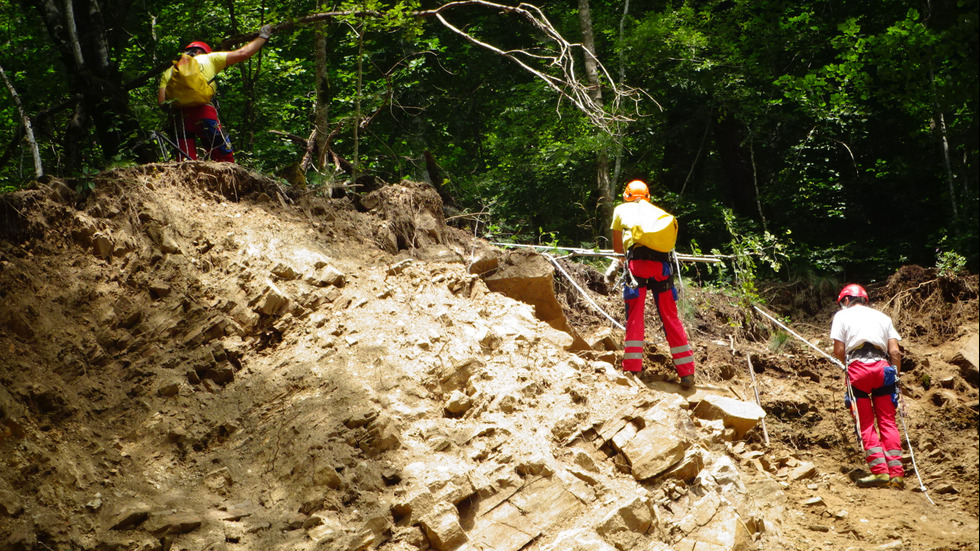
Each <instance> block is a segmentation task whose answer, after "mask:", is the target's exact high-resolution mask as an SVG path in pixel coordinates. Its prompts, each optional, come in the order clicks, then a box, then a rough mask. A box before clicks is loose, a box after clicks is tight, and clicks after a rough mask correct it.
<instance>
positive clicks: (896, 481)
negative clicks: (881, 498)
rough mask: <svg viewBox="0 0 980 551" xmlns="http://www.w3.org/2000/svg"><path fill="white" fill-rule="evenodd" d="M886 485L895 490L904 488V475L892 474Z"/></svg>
mask: <svg viewBox="0 0 980 551" xmlns="http://www.w3.org/2000/svg"><path fill="white" fill-rule="evenodd" d="M888 485H889V486H891V487H892V488H895V489H896V490H904V489H905V477H904V476H893V477H892V479H891V480H889V481H888Z"/></svg>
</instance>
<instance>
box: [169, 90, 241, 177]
mask: <svg viewBox="0 0 980 551" xmlns="http://www.w3.org/2000/svg"><path fill="white" fill-rule="evenodd" d="M173 126H174V133H175V137H176V139H177V147H179V148H180V150H181V151H183V152H184V154H186V155H187V157H188V158H190V159H191V160H196V159H197V143H196V141H195V138H198V139H200V140H201V146H202V147H203V148H204V149H205V150H206V151H207V156H208V158H209V159H211V160H212V161H220V162H228V163H233V162H235V155H234V153H233V152H232V150H231V142H230V141H229V140H228V136H226V135H225V132H224V129H222V128H221V123H220V122H219V121H218V111H217V110H216V109H215V108H214V106H213V105H210V104H208V105H201V106H198V107H185V108H183V109H180V110H179V111H177V115H176V116H175V117H174V122H173Z"/></svg>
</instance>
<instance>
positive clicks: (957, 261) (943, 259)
mask: <svg viewBox="0 0 980 551" xmlns="http://www.w3.org/2000/svg"><path fill="white" fill-rule="evenodd" d="M965 268H966V257H965V256H963V255H961V254H959V253H957V252H955V251H943V252H940V253H939V254H937V255H936V271H938V272H939V276H940V277H946V278H953V277H956V276H958V275H960V274H961V273H962V272H963V270H964V269H965Z"/></svg>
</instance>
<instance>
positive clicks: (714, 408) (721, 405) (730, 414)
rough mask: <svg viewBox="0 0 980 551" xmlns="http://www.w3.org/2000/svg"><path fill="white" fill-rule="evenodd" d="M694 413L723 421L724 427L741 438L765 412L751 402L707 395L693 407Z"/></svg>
mask: <svg viewBox="0 0 980 551" xmlns="http://www.w3.org/2000/svg"><path fill="white" fill-rule="evenodd" d="M694 415H695V416H697V417H699V418H701V419H708V420H721V421H724V423H725V426H726V427H730V428H733V429H735V436H736V437H737V438H742V437H744V436H745V433H747V432H748V431H750V430H752V429H753V428H755V426H756V424H758V423H759V421H761V420H762V419H763V418H764V417H765V416H766V412H765V411H763V410H762V408H760V407H759V406H758V405H756V404H753V403H752V402H744V401H742V400H736V399H734V398H728V397H726V396H710V395H709V396H705V397H704V399H703V400H701V403H700V404H698V406H697V407H696V408H695V409H694Z"/></svg>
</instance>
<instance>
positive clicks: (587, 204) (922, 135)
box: [0, 0, 980, 281]
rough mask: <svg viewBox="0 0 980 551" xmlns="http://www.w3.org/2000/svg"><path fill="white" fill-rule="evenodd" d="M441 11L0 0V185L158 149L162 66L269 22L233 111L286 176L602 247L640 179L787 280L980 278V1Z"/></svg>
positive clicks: (261, 158)
mask: <svg viewBox="0 0 980 551" xmlns="http://www.w3.org/2000/svg"><path fill="white" fill-rule="evenodd" d="M446 4H447V3H446V2H413V1H404V2H397V3H396V2H382V1H378V0H363V1H345V2H327V1H325V0H310V1H308V2H296V1H282V0H224V1H217V2H197V3H192V2H183V1H170V2H163V1H160V0H136V1H133V0H65V1H56V0H19V1H18V0H0V69H2V74H0V76H2V77H3V80H4V86H3V87H0V97H2V98H3V100H2V101H0V190H2V191H12V190H16V189H19V188H22V187H25V186H29V185H31V182H34V181H36V180H37V179H38V178H39V177H41V178H42V179H43V178H44V177H46V176H42V174H46V175H54V176H58V177H64V178H72V179H73V180H72V181H73V183H74V185H76V186H78V187H80V188H84V187H85V186H90V185H92V184H91V182H92V181H93V180H92V179H91V176H92V175H93V174H95V173H97V172H98V171H100V170H102V169H105V168H108V167H112V166H120V165H126V164H132V163H136V162H150V161H154V160H157V159H158V155H159V152H158V151H157V150H156V149H155V147H156V146H155V143H154V142H153V141H152V140H151V139H150V138H149V135H150V134H149V133H150V132H151V131H154V130H163V129H165V126H166V122H165V120H166V119H165V115H164V113H163V112H161V111H160V110H159V109H158V107H157V105H156V88H157V82H158V79H159V72H160V71H161V70H162V68H163V67H166V66H167V63H168V60H170V59H172V58H173V57H174V56H175V54H176V53H178V52H179V51H180V49H181V48H182V47H183V46H184V45H185V44H187V43H188V42H191V41H194V40H203V41H205V42H208V43H209V44H211V45H212V46H214V47H216V48H217V47H223V49H233V48H234V47H237V46H238V45H240V44H241V43H243V42H244V41H245V40H247V39H248V38H249V37H250V36H254V34H252V35H249V34H248V33H254V32H255V31H257V30H258V28H259V27H260V26H261V25H263V24H266V23H271V24H276V25H277V27H278V28H277V33H276V34H275V35H274V36H273V37H272V40H271V41H270V42H269V44H267V45H266V47H265V48H264V49H263V50H262V51H261V52H260V53H259V54H258V55H256V56H255V57H253V58H252V59H250V60H249V61H247V62H245V63H242V64H240V65H237V66H235V67H232V68H230V69H229V70H227V71H225V72H224V73H223V74H222V75H221V76H219V79H218V80H219V83H220V84H219V90H220V92H219V93H220V116H221V119H222V122H223V124H224V125H225V126H226V127H227V128H228V129H229V130H230V133H231V137H232V142H233V144H234V145H235V148H236V158H237V160H238V162H239V163H241V164H243V165H245V166H248V167H250V168H253V169H255V170H258V171H262V172H266V173H270V174H272V173H275V174H280V175H285V176H290V175H291V176H292V177H291V178H288V179H289V180H290V181H291V182H292V183H293V184H294V185H306V186H307V187H308V189H310V190H312V191H325V190H329V189H331V188H332V187H335V186H338V185H342V184H343V183H344V182H345V181H350V180H351V179H356V178H357V176H358V175H361V174H364V175H369V176H371V177H376V178H380V179H381V180H384V181H388V182H392V181H397V180H399V179H402V178H409V179H416V180H423V181H430V182H432V183H434V184H435V185H437V186H438V187H439V188H440V189H441V190H442V192H443V193H444V196H446V197H447V199H449V200H450V202H453V203H455V205H454V206H455V207H456V208H457V209H458V212H459V213H460V214H461V215H462V218H460V219H461V220H463V219H465V220H468V221H469V222H470V223H471V224H475V230H476V231H477V232H478V233H479V234H480V235H481V236H483V237H488V238H490V239H492V240H495V241H502V240H512V241H515V242H524V243H529V242H534V243H540V242H546V243H550V244H561V245H564V246H586V247H594V246H598V247H601V248H608V247H609V246H610V244H609V242H608V234H609V232H608V229H607V228H608V217H609V212H610V208H611V207H612V206H613V205H614V202H615V199H616V196H617V195H618V193H619V192H621V189H622V186H623V184H624V183H625V182H626V181H629V180H631V179H636V178H640V179H644V180H646V181H648V182H650V183H651V184H652V192H653V196H654V201H655V202H656V203H658V204H659V205H661V206H662V207H664V208H665V209H666V210H668V211H670V212H672V213H674V214H675V215H676V216H678V218H679V219H680V220H681V224H682V226H681V227H682V230H681V235H680V240H679V242H678V249H679V250H681V251H683V252H695V253H697V252H709V251H712V250H717V251H719V252H721V253H724V254H733V253H735V254H738V255H741V256H742V257H743V258H749V257H748V256H746V255H748V254H749V253H751V260H747V262H750V263H753V264H758V266H759V267H765V269H769V270H772V269H775V270H779V271H780V272H781V274H780V276H781V277H813V276H821V277H822V276H833V277H835V278H837V279H847V280H861V281H869V280H874V279H876V278H881V277H883V276H885V275H887V274H889V273H891V272H893V271H894V270H895V269H896V268H897V267H899V266H901V265H903V264H908V263H915V264H921V265H924V266H938V267H940V268H943V269H953V270H957V269H963V268H964V267H966V268H967V269H969V270H970V271H973V272H976V271H977V269H978V243H980V223H978V222H980V220H978V217H980V187H978V181H980V178H978V164H980V159H978V148H980V144H978V140H980V129H978V121H977V108H978V103H980V102H978V95H980V93H978V83H980V78H978V71H980V56H978V50H980V48H978V4H977V0H922V1H919V0H876V1H873V2H856V1H853V2H843V1H826V0H825V1H809V0H804V1H799V0H793V1H789V0H691V1H677V2H665V1H660V0H656V1H655V0H618V1H602V0H573V1H568V0H565V1H536V2H534V6H536V7H537V8H540V14H541V16H542V17H543V18H546V19H544V20H545V21H546V22H548V23H550V25H553V27H554V29H555V30H556V31H557V32H558V33H559V34H560V35H561V36H562V37H564V38H565V39H567V40H568V41H569V42H571V43H575V44H576V47H573V48H571V49H570V50H568V51H567V52H565V51H562V50H560V48H559V47H560V45H561V44H560V43H556V42H554V41H553V40H549V38H548V35H547V34H546V33H544V32H542V29H541V27H536V26H534V25H532V24H529V20H528V19H526V18H523V17H521V16H520V13H518V12H515V11H509V10H502V9H499V7H498V8H494V7H493V6H491V5H488V4H489V3H487V2H480V1H477V0H473V1H463V2H455V3H448V4H450V5H449V6H448V7H446V8H443V9H442V10H441V11H440V12H439V13H440V16H439V17H437V16H434V15H432V14H431V12H430V14H429V15H426V16H420V15H419V14H418V12H419V11H420V10H434V9H437V8H439V7H440V6H444V5H446ZM513 6H517V5H516V4H513ZM526 10H527V11H530V12H532V13H537V11H536V10H535V9H531V8H530V7H527V8H526ZM323 12H341V13H340V14H338V15H335V16H331V17H325V18H322V19H320V20H319V21H318V22H317V23H315V24H312V23H311V24H288V22H290V21H293V20H295V18H300V17H303V16H308V15H310V14H313V13H323ZM440 17H441V18H442V19H440ZM450 25H452V26H454V27H455V29H454V28H453V27H451V26H450ZM463 34H465V35H467V36H468V37H469V38H470V39H467V36H463ZM477 39H478V40H479V41H482V43H483V45H481V44H480V43H477V42H476V41H475V40H477ZM485 45H493V46H494V47H496V48H497V49H498V51H493V50H492V49H490V48H488V47H486V46H485ZM581 45H584V47H582V46H581ZM586 49H589V50H591V51H594V52H595V55H596V57H597V58H598V59H599V60H600V61H601V62H602V64H603V65H602V66H599V67H596V66H594V65H593V64H592V63H590V56H588V55H587V54H586ZM503 54H506V55H503ZM562 55H564V56H565V57H563V58H562V59H563V60H564V61H565V62H566V63H565V65H564V67H565V68H566V69H570V70H572V71H574V73H573V74H569V73H561V72H560V71H559V64H550V63H549V62H550V61H551V60H552V59H554V58H555V57H557V56H562ZM516 61H523V62H524V63H525V64H528V65H529V66H530V67H531V68H535V69H537V70H540V71H541V72H542V74H543V75H545V76H548V77H549V78H559V79H560V78H565V77H567V79H566V80H564V81H559V82H560V84H559V85H558V86H549V85H547V83H546V82H545V81H544V80H543V79H542V78H541V77H540V75H538V76H536V75H534V74H533V73H532V72H530V71H528V70H527V69H526V68H525V67H522V66H521V65H519V64H518V63H517V62H516ZM603 68H604V69H605V71H603V70H602V69H603ZM576 89H577V90H579V91H580V92H581V91H584V93H585V94H586V95H587V96H588V98H589V100H590V101H591V102H592V105H594V106H596V107H597V108H598V109H599V110H600V111H601V113H602V114H603V115H602V116H601V117H598V119H597V117H596V113H595V112H594V111H593V112H592V113H591V116H589V115H590V114H589V113H587V112H585V111H583V110H582V109H578V108H576V106H575V105H574V103H573V102H572V101H571V100H572V99H573V98H574V95H573V94H572V92H573V91H574V90H576ZM616 91H618V92H619V95H617V94H616ZM25 123H29V124H30V130H31V132H30V133H28V132H27V131H26V130H27V128H28V125H27V124H25ZM314 130H316V132H314ZM31 135H33V139H34V142H35V143H36V144H37V146H38V147H37V155H38V157H37V159H33V158H32V148H31V147H30V137H31ZM307 146H309V147H307ZM304 158H305V162H304ZM338 167H339V169H338ZM297 169H299V172H300V173H302V174H303V175H304V176H305V177H304V178H296V173H297ZM304 182H305V183H304Z"/></svg>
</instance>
